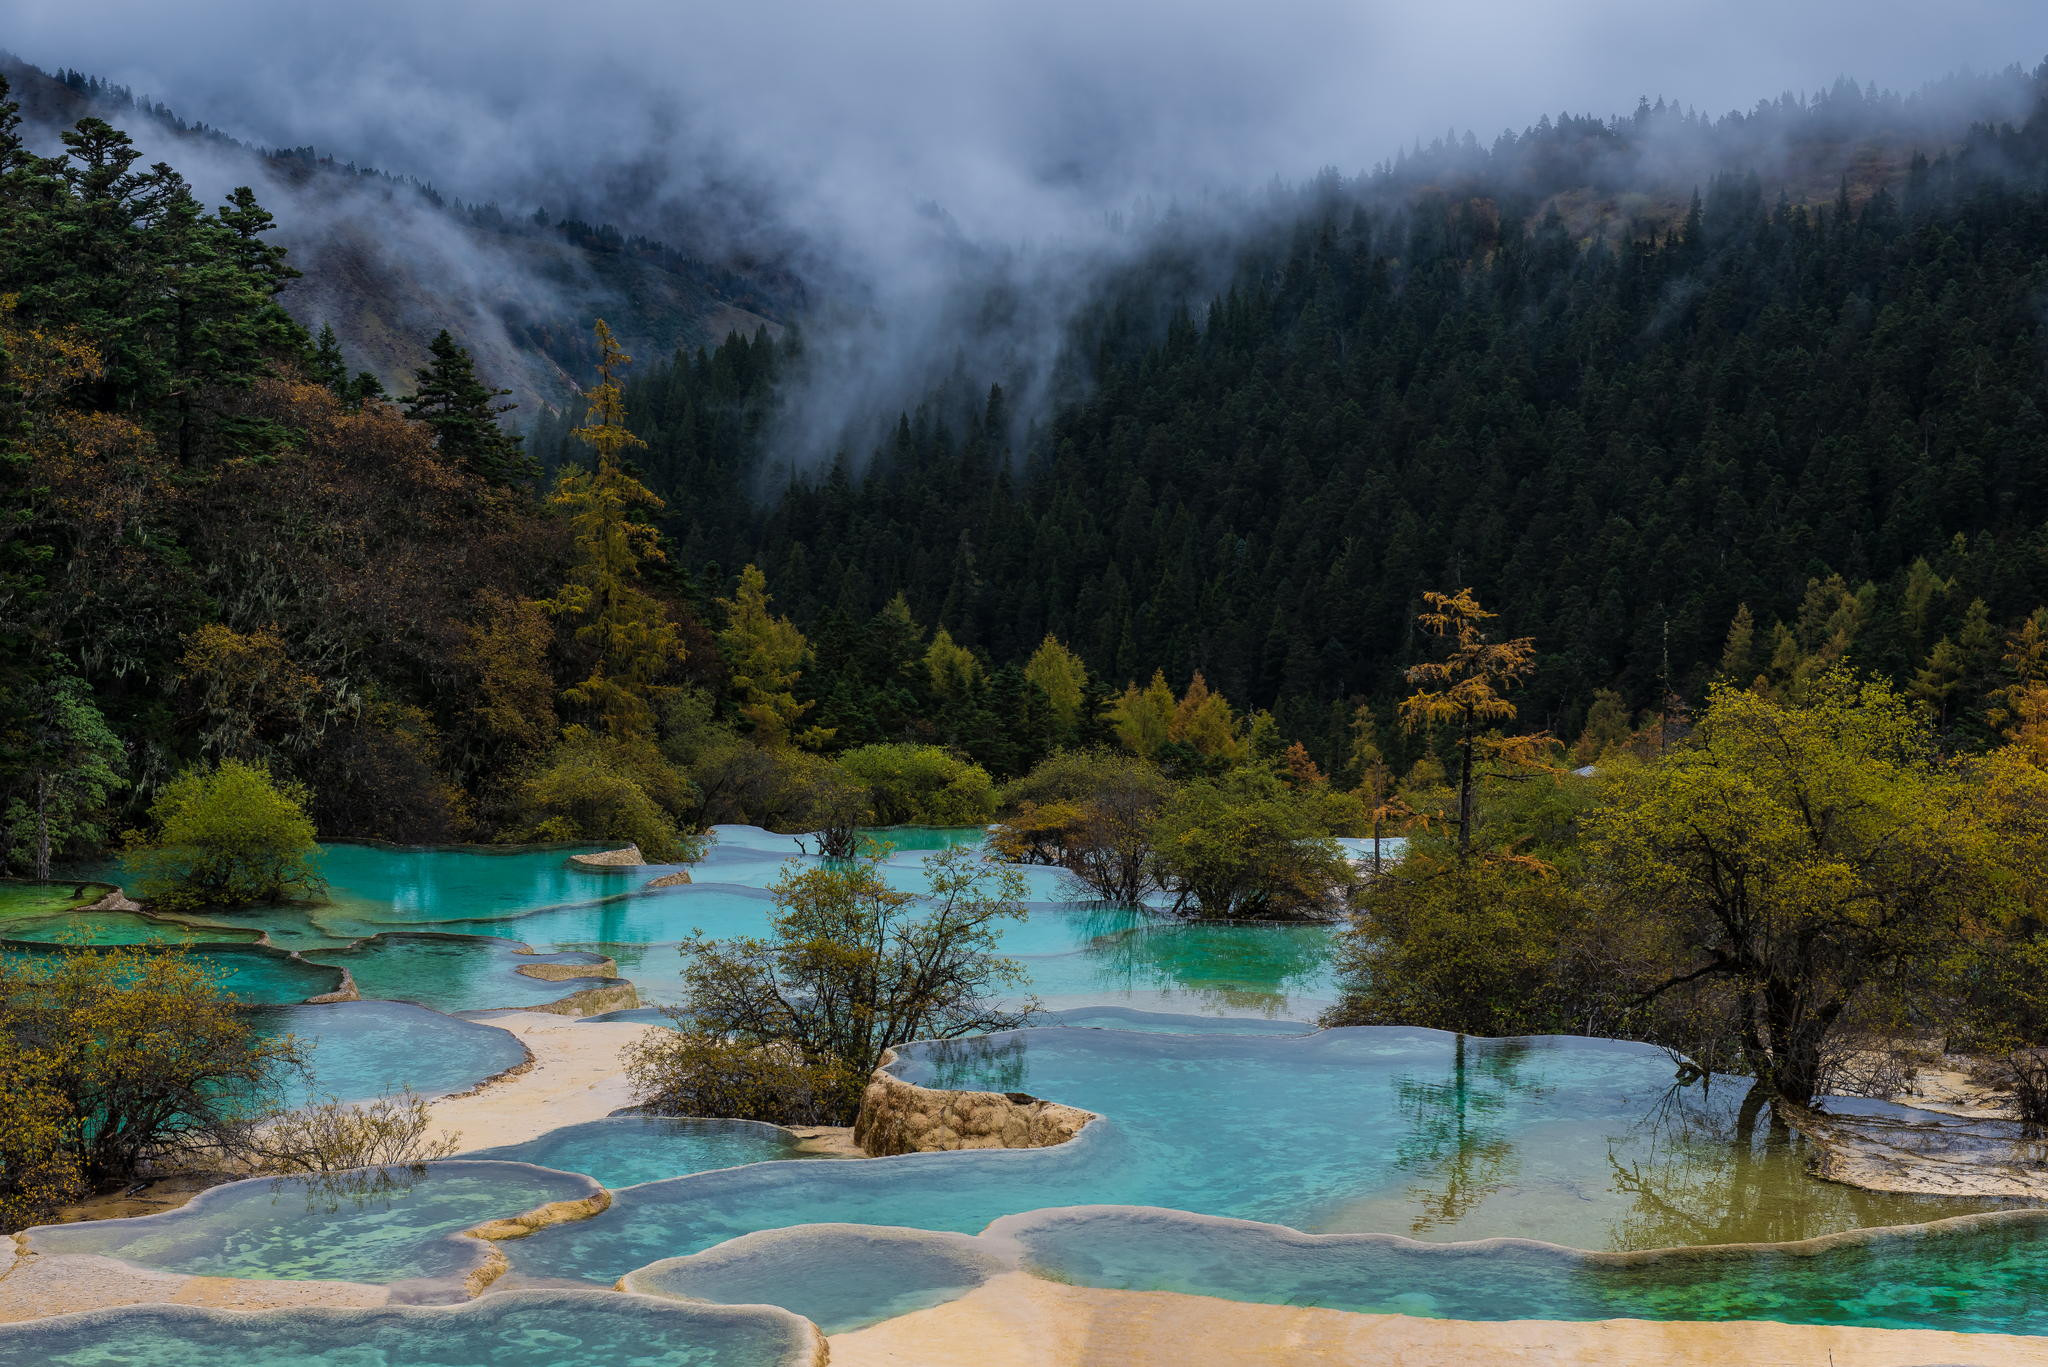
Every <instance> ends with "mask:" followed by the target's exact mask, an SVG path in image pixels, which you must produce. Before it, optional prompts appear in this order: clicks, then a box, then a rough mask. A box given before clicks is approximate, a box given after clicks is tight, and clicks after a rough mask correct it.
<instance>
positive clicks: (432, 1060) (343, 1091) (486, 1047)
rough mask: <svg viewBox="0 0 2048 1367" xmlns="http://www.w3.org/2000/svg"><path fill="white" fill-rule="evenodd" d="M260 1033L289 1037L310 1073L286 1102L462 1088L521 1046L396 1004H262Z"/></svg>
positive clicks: (488, 1030)
mask: <svg viewBox="0 0 2048 1367" xmlns="http://www.w3.org/2000/svg"><path fill="white" fill-rule="evenodd" d="M256 1021H257V1028H258V1029H259V1030H261V1031H262V1032H263V1033H265V1034H267V1035H273V1036H275V1035H291V1036H294V1037H296V1038H297V1040H298V1042H299V1044H300V1046H301V1048H303V1049H304V1050H305V1051H306V1054H307V1056H308V1058H307V1062H308V1066H309V1069H310V1073H311V1076H310V1078H308V1079H299V1080H295V1081H294V1082H293V1084H292V1088H291V1093H290V1095H288V1096H287V1097H286V1098H285V1104H287V1105H294V1106H296V1105H304V1104H306V1103H307V1102H309V1101H319V1100H325V1099H326V1098H328V1097H334V1098H337V1099H339V1100H342V1101H368V1100H370V1099H371V1098H372V1097H378V1096H387V1095H389V1094H391V1093H393V1092H396V1091H399V1090H401V1089H403V1088H406V1087H410V1088H411V1089H412V1090H413V1091H415V1092H418V1093H420V1094H421V1095H423V1096H445V1095H446V1094H448V1093H450V1092H461V1091H467V1090H468V1089H469V1088H471V1087H474V1086H476V1084H478V1083H479V1082H482V1081H483V1080H484V1079H485V1078H489V1077H495V1076H496V1075H497V1074H499V1073H502V1072H504V1071H505V1070H506V1069H508V1068H514V1067H517V1066H518V1065H519V1064H521V1063H524V1062H525V1061H526V1058H527V1054H526V1046H525V1045H523V1044H521V1043H520V1042H519V1040H518V1039H517V1037H515V1036H514V1035H513V1034H512V1033H511V1032H510V1031H508V1030H501V1029H499V1028H498V1027H496V1026H494V1025H485V1024H480V1023H479V1022H476V1021H467V1020H462V1019H459V1018H458V1017H455V1016H444V1015H442V1014H441V1013H440V1012H438V1011H429V1010H427V1009H426V1008H425V1007H420V1006H408V1005H406V1004H405V1003H403V1002H382V1001H361V1002H324V1003H321V1004H320V1005H317V1006H270V1007H264V1008H262V1009H261V1010H260V1011H258V1012H257V1013H256Z"/></svg>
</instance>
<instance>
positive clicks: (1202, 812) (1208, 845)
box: [1151, 770, 1357, 918]
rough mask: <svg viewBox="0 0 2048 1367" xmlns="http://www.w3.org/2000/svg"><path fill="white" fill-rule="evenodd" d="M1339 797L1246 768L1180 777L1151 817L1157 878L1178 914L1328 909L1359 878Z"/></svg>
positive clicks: (1336, 907)
mask: <svg viewBox="0 0 2048 1367" xmlns="http://www.w3.org/2000/svg"><path fill="white" fill-rule="evenodd" d="M1337 806H1338V804H1336V803H1333V802H1332V801H1331V800H1330V798H1329V797H1328V795H1327V794H1324V793H1321V792H1304V791H1296V790H1294V789H1291V788H1288V787H1287V786H1285V785H1284V784H1282V783H1280V782H1279V781H1277V780H1276V779H1274V778H1272V777H1270V776H1269V775H1265V774H1261V773H1256V772H1254V771H1250V770H1239V771H1237V772H1235V773H1233V774H1231V775H1230V776H1229V777H1228V778H1225V779H1220V780H1219V779H1198V780H1196V781H1195V782H1193V783H1185V784H1182V785H1181V786H1180V787H1179V788H1178V789H1176V790H1175V791H1174V793H1173V795H1172V796H1171V797H1169V798H1168V799H1167V801H1166V805H1165V808H1164V809H1163V810H1162V811H1161V812H1160V814H1159V818H1158V819H1157V820H1156V821H1154V822H1153V823H1152V832H1151V838H1152V851H1153V860H1154V864H1155V867H1156V872H1157V877H1158V880H1159V884H1160V886H1161V887H1163V888H1164V889H1165V890H1166V891H1167V892H1168V893H1170V894H1172V895H1173V898H1174V909H1175V910H1176V911H1177V912H1179V913H1180V914H1181V915H1185V916H1201V917H1206V918H1239V917H1269V916H1271V917H1306V916H1332V915H1335V914H1337V913H1338V912H1340V911H1342V910H1343V909H1344V906H1345V902H1346V900H1347V898H1348V897H1349V895H1350V893H1351V892H1352V890H1353V889H1354V888H1355V887H1356V885H1357V876H1356V874H1354V873H1353V871H1352V869H1351V864H1350V861H1349V860H1347V859H1346V858H1345V857H1344V853H1343V851H1342V850H1341V849H1340V848H1339V847H1338V846H1337V843H1336V842H1335V841H1334V840H1332V839H1331V838H1330V836H1331V822H1332V817H1333V815H1334V814H1336V810H1337Z"/></svg>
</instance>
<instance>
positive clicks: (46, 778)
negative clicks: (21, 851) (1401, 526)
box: [36, 771, 50, 878]
mask: <svg viewBox="0 0 2048 1367" xmlns="http://www.w3.org/2000/svg"><path fill="white" fill-rule="evenodd" d="M49 876H50V775H49V773H48V772H47V771H46V772H44V773H40V774H37V775H36V877H38V878H48V877H49Z"/></svg>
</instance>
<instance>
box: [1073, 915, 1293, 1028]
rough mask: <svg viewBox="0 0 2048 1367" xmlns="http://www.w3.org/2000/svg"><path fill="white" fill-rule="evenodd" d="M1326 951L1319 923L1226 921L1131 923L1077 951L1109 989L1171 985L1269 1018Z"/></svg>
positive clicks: (1215, 1004) (1206, 1001)
mask: <svg viewBox="0 0 2048 1367" xmlns="http://www.w3.org/2000/svg"><path fill="white" fill-rule="evenodd" d="M1330 951H1331V932H1330V930H1329V928H1328V927H1327V926H1321V925H1274V924H1271V923H1270V922H1268V923H1258V924H1248V923H1242V922H1232V923H1214V924H1193V925H1190V924H1165V925H1151V926H1139V927H1137V928H1135V929H1132V930H1128V931H1125V932H1124V933H1123V934H1121V935H1110V936H1106V937H1104V938H1102V939H1099V940H1097V941H1095V942H1094V943H1092V944H1090V945H1089V946H1088V948H1087V949H1086V951H1084V952H1085V953H1086V954H1087V955H1088V958H1089V960H1090V962H1091V964H1092V965H1093V967H1094V969H1095V972H1096V975H1097V980H1098V982H1099V983H1100V984H1101V985H1102V986H1103V987H1106V988H1109V989H1111V990H1119V991H1129V990H1131V989H1152V990H1160V991H1179V992H1185V993H1187V994H1189V995H1191V996H1193V997H1194V998H1195V999H1196V1000H1197V1001H1198V1002H1200V1003H1202V1004H1203V1005H1204V1006H1206V1007H1209V1008H1211V1009H1227V1010H1232V1011H1253V1012H1258V1013H1260V1014H1262V1015H1269V1016H1271V1015H1279V1014H1283V1013H1285V1012H1286V1011H1287V1009H1288V1005H1289V996H1290V994H1292V993H1296V992H1303V991H1312V990H1313V988H1314V986H1315V985H1317V984H1319V983H1320V982H1321V981H1322V980H1323V979H1324V978H1326V977H1327V976H1328V973H1329V968H1330Z"/></svg>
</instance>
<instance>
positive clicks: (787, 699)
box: [718, 565, 943, 745]
mask: <svg viewBox="0 0 2048 1367" xmlns="http://www.w3.org/2000/svg"><path fill="white" fill-rule="evenodd" d="M769 601H770V599H769V595H768V576H766V575H764V574H763V573H761V569H760V567H759V566H758V565H749V566H747V567H746V568H745V569H743V570H741V571H740V582H739V587H738V588H736V589H735V590H734V591H733V596H732V597H730V598H721V599H719V600H718V606H719V607H721V608H723V609H724V610H725V630H723V631H721V632H719V633H718V648H719V649H720V650H721V651H722V652H723V653H724V655H725V664H726V668H727V669H729V670H731V671H732V687H733V692H735V693H736V694H738V695H739V699H740V715H741V716H743V717H745V718H746V719H747V721H748V722H749V723H751V724H752V726H753V728H754V734H755V735H756V736H758V737H760V738H761V740H763V741H764V742H766V743H767V744H769V745H782V744H785V743H787V742H788V740H789V733H790V730H791V728H792V727H794V726H795V724H796V722H797V720H798V719H799V718H801V717H802V716H803V715H804V714H805V713H806V712H809V711H810V710H811V707H812V704H810V703H808V702H798V701H797V699H796V693H795V689H796V685H797V681H798V680H799V679H801V678H802V677H803V666H804V661H805V660H806V659H808V658H809V657H810V653H811V647H810V642H808V641H806V640H805V639H804V634H803V633H802V632H801V631H798V630H797V629H796V624H795V623H794V622H792V621H790V620H789V619H788V618H787V617H777V616H776V615H775V614H774V613H773V612H771V611H769V608H768V604H769ZM942 634H943V633H942ZM807 734H817V735H823V736H825V737H826V738H827V739H829V733H825V732H820V731H818V728H815V727H814V728H812V731H811V732H810V733H807Z"/></svg>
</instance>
